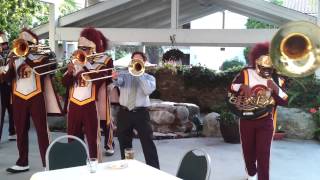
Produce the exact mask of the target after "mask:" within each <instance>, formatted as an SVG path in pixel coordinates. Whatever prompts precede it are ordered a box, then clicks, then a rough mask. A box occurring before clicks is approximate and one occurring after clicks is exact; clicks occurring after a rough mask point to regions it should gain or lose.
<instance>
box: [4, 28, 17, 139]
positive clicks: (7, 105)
mask: <svg viewBox="0 0 320 180" xmlns="http://www.w3.org/2000/svg"><path fill="white" fill-rule="evenodd" d="M9 52H10V48H9V43H8V38H7V36H6V34H5V33H4V32H2V31H0V68H3V69H4V68H5V66H6V65H7V59H8V56H9ZM0 93H1V122H0V141H1V135H2V129H3V123H4V116H5V113H6V110H7V111H8V117H9V138H8V139H9V141H13V140H16V131H15V128H14V122H13V117H12V104H11V102H10V101H11V84H10V82H7V81H4V80H1V81H0Z"/></svg>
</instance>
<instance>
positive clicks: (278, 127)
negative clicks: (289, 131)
mask: <svg viewBox="0 0 320 180" xmlns="http://www.w3.org/2000/svg"><path fill="white" fill-rule="evenodd" d="M285 135H286V133H285V131H284V130H283V128H282V126H281V125H280V124H277V125H276V130H275V133H274V135H273V140H281V139H283V138H284V137H285Z"/></svg>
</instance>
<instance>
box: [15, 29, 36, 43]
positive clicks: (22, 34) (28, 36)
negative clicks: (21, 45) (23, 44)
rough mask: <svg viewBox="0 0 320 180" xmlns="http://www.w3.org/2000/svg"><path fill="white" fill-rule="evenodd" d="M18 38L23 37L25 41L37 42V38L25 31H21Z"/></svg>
mask: <svg viewBox="0 0 320 180" xmlns="http://www.w3.org/2000/svg"><path fill="white" fill-rule="evenodd" d="M19 39H24V40H26V41H29V42H31V43H33V44H38V40H37V39H36V38H35V37H33V36H32V35H31V34H30V33H28V32H26V31H22V32H21V33H20V34H19Z"/></svg>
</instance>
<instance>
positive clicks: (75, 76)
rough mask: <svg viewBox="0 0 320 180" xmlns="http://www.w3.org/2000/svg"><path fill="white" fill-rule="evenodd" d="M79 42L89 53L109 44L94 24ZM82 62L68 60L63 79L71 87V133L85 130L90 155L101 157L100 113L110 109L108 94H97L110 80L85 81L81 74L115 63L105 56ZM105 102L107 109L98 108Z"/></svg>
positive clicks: (79, 45) (69, 131)
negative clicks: (95, 60)
mask: <svg viewBox="0 0 320 180" xmlns="http://www.w3.org/2000/svg"><path fill="white" fill-rule="evenodd" d="M78 43H79V44H78V49H80V50H82V51H84V52H85V54H86V56H88V55H92V54H94V53H101V52H104V51H105V49H106V47H107V40H106V38H105V37H104V36H103V35H102V33H101V32H99V31H97V30H96V29H94V28H91V27H89V28H85V29H83V30H82V32H81V34H80V38H79V41H78ZM83 63H84V64H83V65H77V64H76V63H69V64H68V70H67V72H66V73H65V74H64V76H63V80H62V81H63V84H64V85H65V86H66V87H68V89H69V103H68V134H70V135H74V136H77V137H81V138H82V137H83V133H84V134H85V135H86V139H87V142H88V146H89V153H90V157H92V158H99V159H100V158H101V153H100V148H99V146H100V132H99V128H98V127H99V119H100V117H99V116H102V115H100V114H103V115H104V116H103V117H101V118H102V119H104V118H105V119H107V118H108V117H107V116H108V113H107V112H108V111H109V110H108V107H107V106H106V102H107V101H106V100H107V96H106V95H104V99H103V98H101V99H98V97H99V96H100V93H102V91H103V89H102V90H100V91H99V89H100V87H103V86H105V87H106V86H107V82H108V80H98V81H93V82H90V81H85V79H83V78H82V76H81V74H82V73H83V72H88V71H90V70H97V69H100V68H103V67H105V66H107V67H112V66H113V65H112V60H111V59H110V58H109V57H106V56H103V57H102V58H100V59H99V60H98V61H97V62H96V63H94V62H91V63H92V64H91V63H90V62H87V61H86V62H83ZM104 74H105V73H96V74H93V75H91V76H90V77H86V78H95V77H101V76H103V75H104ZM102 94H103V93H102ZM101 96H102V95H101ZM97 101H98V102H97ZM103 103H104V105H105V106H104V109H103V108H99V107H100V106H99V105H98V108H97V104H103ZM102 111H103V112H104V113H103V112H102Z"/></svg>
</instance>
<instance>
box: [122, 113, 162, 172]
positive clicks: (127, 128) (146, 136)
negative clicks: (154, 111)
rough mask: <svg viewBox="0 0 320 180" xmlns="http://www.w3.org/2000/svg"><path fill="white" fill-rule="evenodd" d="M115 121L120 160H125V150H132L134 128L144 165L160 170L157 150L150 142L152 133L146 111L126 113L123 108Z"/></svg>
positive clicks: (151, 141)
mask: <svg viewBox="0 0 320 180" xmlns="http://www.w3.org/2000/svg"><path fill="white" fill-rule="evenodd" d="M117 119H118V124H117V134H118V140H119V144H120V151H121V158H122V159H124V158H125V155H124V149H125V148H132V138H133V133H132V131H133V128H134V129H136V130H137V131H138V136H139V139H140V142H141V145H142V150H143V154H144V157H145V160H146V163H147V164H148V165H150V166H153V167H155V168H158V169H160V165H159V159H158V153H157V149H156V146H155V144H154V142H153V140H152V139H153V132H152V129H151V126H150V124H149V123H150V116H149V112H148V111H147V110H146V109H139V110H136V111H128V110H125V109H124V108H120V110H119V112H118V118H117Z"/></svg>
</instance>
